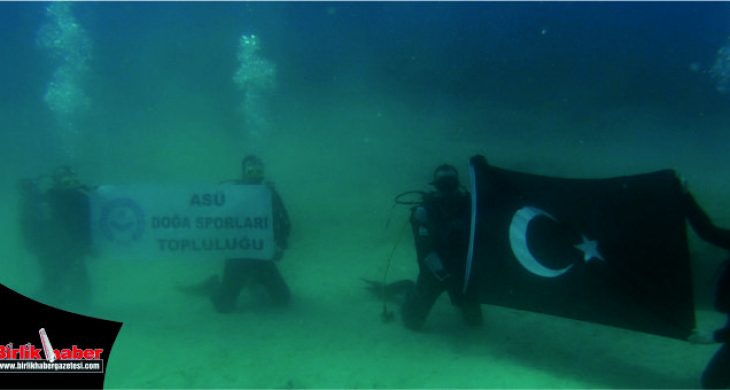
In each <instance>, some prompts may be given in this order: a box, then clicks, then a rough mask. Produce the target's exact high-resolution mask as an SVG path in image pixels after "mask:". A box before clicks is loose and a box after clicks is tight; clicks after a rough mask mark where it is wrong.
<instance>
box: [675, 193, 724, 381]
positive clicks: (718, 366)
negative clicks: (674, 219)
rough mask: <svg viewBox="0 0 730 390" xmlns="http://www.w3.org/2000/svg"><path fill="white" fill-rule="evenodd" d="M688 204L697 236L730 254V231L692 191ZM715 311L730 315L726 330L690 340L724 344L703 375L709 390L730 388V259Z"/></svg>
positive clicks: (716, 291) (688, 195)
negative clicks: (698, 201) (713, 216)
mask: <svg viewBox="0 0 730 390" xmlns="http://www.w3.org/2000/svg"><path fill="white" fill-rule="evenodd" d="M684 201H685V213H686V217H687V220H688V221H689V224H690V226H692V229H693V230H694V231H695V232H697V235H699V236H700V238H702V239H703V240H705V241H707V242H709V243H710V244H712V245H715V246H718V247H721V248H724V249H726V250H728V251H730V230H728V229H721V228H718V227H717V226H715V225H714V224H713V223H712V220H710V217H709V216H708V215H707V213H705V212H704V210H702V208H701V207H700V206H699V205H698V204H697V201H695V199H694V197H693V196H692V194H690V193H689V191H685V194H684ZM715 309H717V310H718V311H720V312H723V313H725V314H727V315H728V318H727V322H726V323H725V326H724V327H723V328H721V329H719V330H716V331H715V332H714V333H713V334H712V335H711V336H710V337H706V336H704V335H699V334H697V333H695V334H693V335H692V336H690V339H689V341H691V342H694V343H709V342H716V343H722V345H721V346H720V349H718V350H717V352H716V353H715V355H714V356H713V357H712V359H711V360H710V362H709V363H708V365H707V367H706V368H705V371H704V372H703V373H702V379H701V383H702V387H703V388H705V389H721V388H728V387H730V259H728V260H725V263H724V264H723V270H722V272H721V274H720V278H719V279H718V282H717V286H716V290H715Z"/></svg>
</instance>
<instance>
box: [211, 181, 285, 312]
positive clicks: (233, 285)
mask: <svg viewBox="0 0 730 390" xmlns="http://www.w3.org/2000/svg"><path fill="white" fill-rule="evenodd" d="M242 184H243V183H242ZM243 185H245V184H243ZM266 185H267V186H268V187H269V188H270V189H271V196H272V199H271V201H272V205H271V206H272V217H273V229H274V242H275V243H276V246H277V247H278V248H277V253H278V255H277V257H278V258H274V260H280V257H281V255H282V254H283V253H281V251H283V250H284V249H286V247H287V241H288V239H289V232H290V231H291V224H290V222H289V214H288V213H287V211H286V208H285V207H284V202H282V200H281V197H280V196H279V193H278V192H276V190H275V189H274V187H273V186H272V185H271V184H270V183H266ZM247 283H257V284H261V285H262V286H263V287H264V288H265V289H266V290H267V291H268V293H269V295H270V296H271V300H272V303H273V304H274V305H286V304H287V303H289V300H290V298H291V293H290V291H289V286H287V284H286V281H284V278H283V277H282V276H281V273H279V269H278V268H277V267H276V263H275V262H274V261H270V260H258V259H226V261H225V265H224V267H223V277H222V280H221V285H220V288H219V289H218V291H217V292H215V293H214V294H213V296H212V297H211V298H212V300H213V305H214V306H215V308H216V310H218V311H219V312H221V313H227V312H230V311H232V310H233V309H234V307H235V304H236V299H237V298H238V295H239V294H240V293H241V289H242V288H243V287H244V285H246V284H247Z"/></svg>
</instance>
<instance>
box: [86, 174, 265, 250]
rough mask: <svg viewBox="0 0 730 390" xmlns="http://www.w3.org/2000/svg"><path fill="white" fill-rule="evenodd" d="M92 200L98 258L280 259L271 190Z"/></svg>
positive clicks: (130, 189) (110, 190) (143, 193)
mask: <svg viewBox="0 0 730 390" xmlns="http://www.w3.org/2000/svg"><path fill="white" fill-rule="evenodd" d="M90 198H91V232H92V242H93V245H94V248H95V250H96V251H97V252H98V254H100V255H103V256H109V257H125V258H143V259H155V260H156V259H181V258H210V257H215V258H246V259H261V260H270V259H271V258H272V257H273V254H274V233H273V221H272V212H271V190H270V189H269V188H268V187H267V186H264V185H239V184H225V185H217V186H216V185H208V186H206V185H201V186H161V185H145V186H139V185H130V186H100V187H98V188H97V189H96V190H94V191H93V192H92V194H91V196H90Z"/></svg>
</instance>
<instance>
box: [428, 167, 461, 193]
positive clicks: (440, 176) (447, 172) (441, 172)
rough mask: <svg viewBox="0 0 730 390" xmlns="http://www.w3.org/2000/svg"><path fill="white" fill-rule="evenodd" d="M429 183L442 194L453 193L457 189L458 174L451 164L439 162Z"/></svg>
mask: <svg viewBox="0 0 730 390" xmlns="http://www.w3.org/2000/svg"><path fill="white" fill-rule="evenodd" d="M431 185H433V186H434V187H436V190H438V192H440V193H442V194H450V193H454V192H456V191H457V190H458V189H459V174H458V172H456V168H454V166H453V165H449V164H441V165H439V166H438V167H436V170H434V171H433V181H432V182H431Z"/></svg>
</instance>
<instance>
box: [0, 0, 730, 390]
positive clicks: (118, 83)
mask: <svg viewBox="0 0 730 390" xmlns="http://www.w3.org/2000/svg"><path fill="white" fill-rule="evenodd" d="M0 37H2V40H0V59H1V60H0V85H2V86H3V87H2V88H0V95H1V96H0V158H1V159H2V165H3V171H4V172H5V173H4V174H3V175H2V176H0V201H2V202H3V203H5V204H6V205H7V206H6V207H3V208H0V215H2V218H3V220H4V221H5V223H3V224H2V228H0V229H1V230H0V245H1V246H0V247H2V248H4V249H5V251H6V253H5V254H4V255H3V256H0V269H2V272H1V273H0V282H1V283H3V284H5V285H7V286H9V287H11V288H13V289H15V290H17V291H19V292H21V293H23V294H26V295H29V296H31V297H36V298H38V299H39V300H41V301H43V298H42V297H38V296H37V290H38V287H39V280H38V277H37V275H38V272H39V270H38V265H37V264H36V262H35V259H34V258H33V256H31V254H30V253H29V252H28V251H27V250H26V249H25V248H24V247H23V245H22V244H21V241H22V240H21V238H20V230H19V227H18V222H17V219H18V215H17V214H18V209H17V207H16V204H17V203H18V194H17V191H16V184H17V181H18V180H19V179H21V178H24V177H35V176H38V175H41V174H45V173H48V172H50V171H51V170H53V169H54V168H55V167H57V166H59V165H63V164H68V165H70V166H72V167H74V169H75V170H76V171H77V172H78V174H79V176H80V177H81V179H82V180H83V181H84V182H86V183H89V184H134V183H145V184H149V183H159V184H187V183H217V182H219V181H221V180H225V179H232V178H237V177H238V176H239V175H240V172H239V171H240V160H241V158H242V157H243V156H244V155H246V154H248V153H255V154H257V155H259V156H261V157H262V158H263V159H264V161H265V163H266V167H267V176H268V178H269V179H271V180H272V181H274V182H275V183H276V186H277V189H278V190H279V192H280V193H281V195H282V197H283V199H284V202H285V203H286V205H287V207H288V209H289V212H290V214H291V219H292V224H293V231H292V237H291V239H290V242H289V246H290V249H289V250H288V251H287V253H286V255H285V257H284V259H283V261H282V262H281V263H280V264H279V266H280V270H281V271H282V273H283V275H284V277H285V279H286V280H287V281H288V283H289V285H290V287H291V289H292V293H293V302H292V305H291V307H289V308H286V309H273V308H270V307H267V305H266V303H265V300H262V299H261V296H260V292H257V291H255V290H245V291H244V293H243V294H242V296H241V298H240V301H239V304H240V310H239V311H237V312H236V313H233V314H228V315H223V314H218V313H217V312H215V311H214V310H213V307H212V305H211V304H210V302H209V301H208V300H206V299H204V298H202V297H191V296H189V295H185V294H181V293H180V292H179V291H178V289H177V287H179V286H181V285H186V284H191V283H195V282H197V281H200V280H202V279H204V278H205V277H207V276H209V275H212V274H215V273H219V272H220V270H221V268H222V262H223V259H201V260H200V261H181V262H169V261H154V259H151V260H150V261H148V262H140V261H129V262H124V261H118V260H114V261H112V260H110V259H104V258H99V257H96V258H95V257H91V258H89V259H88V261H87V264H88V268H89V273H90V276H91V279H92V290H93V293H92V303H91V304H90V305H88V306H84V307H76V306H74V304H73V303H72V302H71V303H69V304H68V307H66V308H68V309H72V310H76V311H78V312H81V313H84V314H89V315H93V316H98V317H102V318H108V319H113V320H117V321H122V322H124V327H123V328H122V331H121V333H120V335H119V337H118V339H117V342H116V344H115V347H114V349H113V351H112V354H111V358H110V360H109V362H108V367H107V368H108V374H107V380H106V386H107V387H111V388H127V387H135V388H140V387H142V388H144V387H163V388H164V387H178V388H180V387H257V388H302V387H306V388H333V387H336V388H362V387H365V388H371V387H372V388H375V387H387V388H410V387H533V388H534V387H573V388H628V387H631V388H692V387H697V386H698V385H699V375H700V372H701V370H702V369H703V367H704V365H705V364H706V362H707V361H708V359H709V358H710V356H711V355H712V353H713V352H714V350H715V346H696V345H690V344H688V343H683V342H680V341H677V340H670V339H664V338H660V337H656V336H650V335H645V334H640V333H634V332H629V331H626V330H620V329H615V328H609V327H604V326H600V325H596V324H590V323H583V322H577V321H572V320H566V319H561V318H556V317H550V316H546V315H540V314H535V313H528V312H522V311H517V310H511V309H505V308H499V307H493V306H485V308H484V312H485V326H484V327H483V328H481V329H478V330H473V329H465V327H464V325H463V324H462V323H461V319H460V318H459V315H458V313H457V312H455V310H454V309H453V308H452V307H450V304H449V302H448V298H446V297H445V296H443V297H441V298H440V300H439V302H438V303H437V306H436V307H435V308H434V310H433V311H432V312H431V314H430V316H429V319H428V322H427V325H426V329H425V332H423V333H414V332H410V331H408V330H406V329H405V328H403V327H402V326H401V324H400V323H398V322H396V323H391V324H383V323H382V322H381V321H380V317H379V314H380V310H381V306H382V304H381V302H378V301H377V300H376V299H374V298H373V297H371V296H370V295H368V294H367V292H366V291H365V290H364V288H363V287H364V285H363V283H362V281H361V280H360V278H369V279H379V278H382V274H383V271H384V269H385V267H386V259H387V258H388V256H389V254H390V252H391V250H393V248H394V246H395V245H397V247H395V252H394V255H393V259H392V260H393V264H392V267H391V269H390V278H392V279H393V280H395V279H400V278H413V277H415V275H416V271H417V269H416V264H415V253H414V250H413V248H412V239H411V237H410V236H409V235H410V232H406V235H405V236H404V235H402V234H401V231H402V227H403V224H404V223H405V222H406V220H407V218H408V209H407V208H403V207H400V208H395V209H393V210H391V206H392V204H393V197H394V196H395V195H396V194H398V193H400V192H403V191H406V190H417V189H428V186H427V183H428V182H429V181H430V180H431V173H432V170H433V168H434V167H435V166H437V165H439V164H441V163H444V162H449V163H451V164H454V165H455V166H456V167H457V168H458V169H459V171H460V173H461V175H462V178H464V177H466V168H467V163H468V159H469V157H471V156H472V155H474V154H483V155H484V156H486V158H487V159H488V161H489V162H490V163H492V164H494V165H497V166H500V167H504V168H511V169H517V170H523V171H528V172H533V173H539V174H545V175H552V176H569V177H609V176H617V175H625V174H633V173H641V172H646V171H650V170H656V169H663V168H673V169H676V170H677V172H678V173H679V174H680V175H681V176H682V177H684V178H685V179H686V180H687V182H688V185H689V188H690V189H691V190H692V192H693V193H694V194H695V197H696V198H697V199H698V201H699V202H700V203H701V204H702V205H703V206H704V207H705V209H706V210H707V211H708V212H709V213H710V215H712V216H713V220H714V221H715V222H717V223H718V224H720V225H723V226H730V180H729V179H730V160H728V153H727V148H728V146H729V145H730V110H729V109H730V40H729V37H730V3H722V2H717V3H715V2H713V3H696V2H692V3H690V2H686V3H685V2H672V3H658V2H651V3H641V2H636V3H634V2H632V3H607V2H601V3H582V2H577V3H573V2H571V3H559V2H546V3H531V2H530V3H502V2H498V3H481V2H479V3H460V2H444V3H431V2H428V3H406V2H393V3H391V2H387V3H379V2H363V3H356V2H344V3H340V2H311V3H309V2H307V3H293V2H276V3H259V2H256V3H242V2H221V3H202V2H200V3H198V2H185V3H155V2H151V3H146V2H141V3H138V2H119V3H101V2H84V3H43V2H33V3H13V2H3V3H0ZM389 219H391V223H390V224H388V225H387V226H386V221H388V220H389ZM690 244H691V246H690V249H691V253H692V256H693V258H692V259H693V265H694V268H695V274H694V275H693V277H694V280H695V289H696V301H697V309H698V324H699V326H700V328H703V329H712V328H713V327H714V326H716V325H718V324H719V323H720V322H721V320H722V318H721V317H720V316H719V315H718V314H717V313H714V312H712V309H711V305H710V297H711V292H712V286H713V282H714V277H715V273H716V271H717V266H718V265H719V264H720V262H721V261H722V260H723V259H724V256H725V254H724V253H723V252H722V251H720V250H718V249H716V248H713V247H710V246H709V245H707V244H705V243H703V242H701V241H699V240H698V239H697V238H696V236H695V235H694V233H690Z"/></svg>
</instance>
